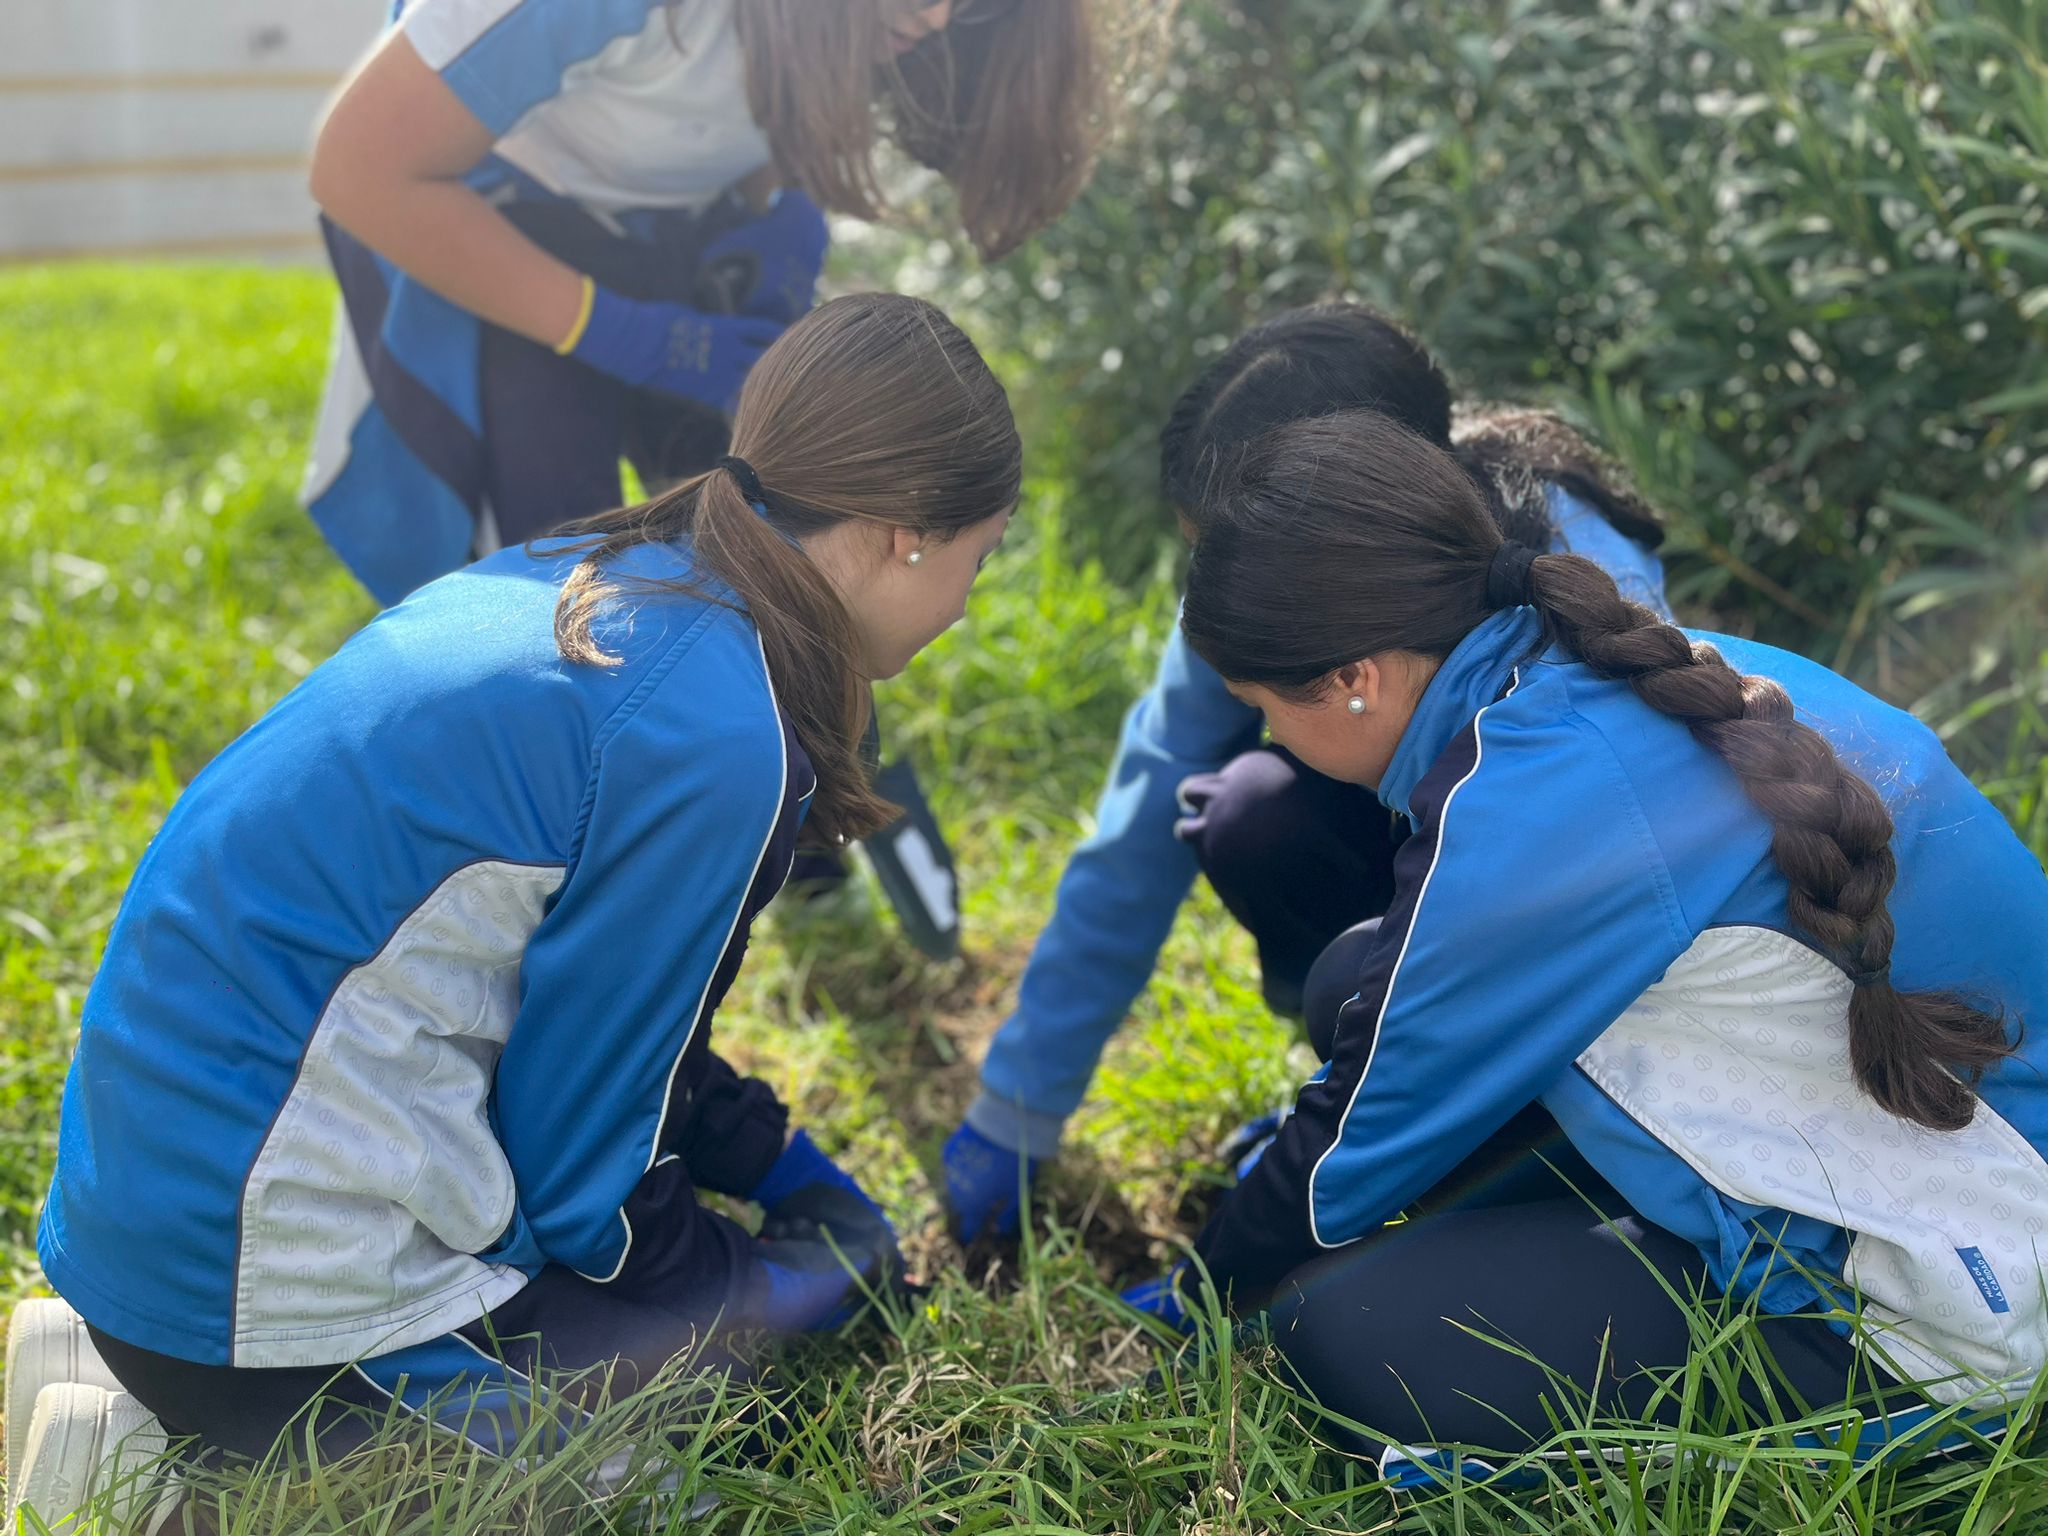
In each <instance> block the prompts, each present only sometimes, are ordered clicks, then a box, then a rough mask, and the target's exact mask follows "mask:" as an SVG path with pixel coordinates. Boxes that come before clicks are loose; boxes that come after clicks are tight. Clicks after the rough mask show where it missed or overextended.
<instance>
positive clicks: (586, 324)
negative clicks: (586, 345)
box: [555, 277, 597, 357]
mask: <svg viewBox="0 0 2048 1536" xmlns="http://www.w3.org/2000/svg"><path fill="white" fill-rule="evenodd" d="M596 302H597V284H596V283H593V282H592V281H591V280H590V279H589V278H588V277H586V278H584V279H583V302H582V303H580V304H578V305H577V306H576V323H575V324H574V325H572V326H570V327H569V334H568V335H566V336H564V337H563V338H562V339H561V340H560V341H558V342H556V343H555V351H556V352H558V353H559V354H561V355H562V356H563V357H567V356H568V355H569V354H570V353H571V352H574V351H575V350H576V343H578V342H579V341H581V340H582V339H583V333H584V332H585V331H586V330H588V329H589V328H590V306H591V305H592V304H594V303H596Z"/></svg>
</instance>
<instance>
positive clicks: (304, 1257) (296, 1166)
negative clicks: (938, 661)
mask: <svg viewBox="0 0 2048 1536" xmlns="http://www.w3.org/2000/svg"><path fill="white" fill-rule="evenodd" d="M572 563H573V562H572V561H570V560H568V559H565V558H562V557H559V556H554V557H551V558H548V559H546V560H535V559H532V558H530V557H528V556H527V555H526V554H525V553H524V552H523V551H516V550H515V551H507V552H505V553H504V554H502V555H500V556H497V557H494V558H493V559H490V560H486V561H483V562H481V563H479V564H478V565H476V566H473V567H471V568H469V569H468V570H465V571H462V572H459V573H457V574H456V575H453V576H450V577H447V578H445V579H443V580H441V581H439V582H436V583H434V584H432V585H430V586H429V587H426V588H423V589H422V590H421V591H420V592H419V593H417V594H415V595H414V596H413V597H412V598H411V599H409V600H408V601H406V602H405V603H403V604H401V605H400V606H399V607H397V608H395V609H392V610H390V611H388V612H387V613H385V614H383V615H382V616H380V617H379V618H378V619H377V620H375V621H374V622H373V623H371V624H370V625H369V626H368V627H367V628H365V629H364V630H363V631H362V632H361V633H360V634H358V635H357V636H356V637H355V638H353V639H352V640H350V641H349V642H348V644H347V645H345V646H344V647H343V648H342V649H341V651H340V652H339V653H337V655H336V656H335V657H333V658H332V659H331V660H330V661H328V662H327V663H326V664H325V665H323V666H321V667H320V668H318V669H316V670H315V672H314V673H313V674H312V676H310V677H309V678H308V679H307V680H306V681H305V683H303V684H302V685H301V686H300V687H299V688H298V689H296V690H295V691H294V692H293V693H292V694H291V695H289V696H288V697H287V698H286V699H285V700H284V701H283V702H281V703H280V704H279V705H278V706H277V707H276V708H275V709H274V710H272V711H271V712H270V714H268V715H267V716H265V717H264V718H263V719H262V720H261V721H259V722H258V723H257V724H256V725H255V726H254V727H253V728H252V729H251V730H250V731H249V732H248V733H247V734H245V735H244V736H243V737H242V738H240V739H239V740H238V741H236V742H235V743H234V744H233V745H231V746H230V747H229V748H228V749H227V750H226V751H224V752H223V753H222V754H221V755H220V757H219V758H217V759H216V760H215V761H214V762H213V763H212V764H211V765H210V766H209V767H208V768H207V769H206V770H205V771H204V772H203V773H201V774H200V775H199V777H198V778H197V779H195V780H194V781H193V783H192V785H191V786H190V788H189V789H188V790H187V791H186V793H185V794H184V796H183V797H182V798H181V799H180V800H179V802H178V804H177V805H176V806H175V807H174V808H173V810H172V812H171V814H170V816H169V817H168V818H167V819H166V821H165V823H164V826H163V829H162V830H161V832H160V833H159V834H158V836H157V839H156V841H155V842H154V843H153V844H152V846H151V848H150V850H149V852H148V853H147V855H146V856H145V857H144V859H143V860H142V863H141V864H140V866H139V867H138V869H137V871H136V874H135V877H134V880H133V883H132V884H131V886H130V888H129V891H128V894H127V897H126V899H125V900H124V902H123V904H122V908H121V911H120V914H119V916H118V918H117V920H116V922H115V925H114V928H113V931H112V934H111V936H110V938H109V941H108V946H107V951H106V956H105V959H104V962H103V964H102V966H101V969H100V972H99V974H98V976H97V977H96V979H95V982H94V985H93V988H92V991H91V993H90V995H89V997H88V999H87V1002H86V1007H85V1011H84V1017H83V1021H82V1030H81V1037H80V1042H79V1048H78V1054H77V1057H76V1060H75V1061H74V1063H73V1066H72V1070H71V1075H70V1079H69V1081H68V1083H67V1085H66V1089H65V1103H64V1113H63V1120H62V1124H61V1129H60V1134H59V1149H58V1162H57V1170H56V1176H55V1179H54V1182H53V1187H52V1190H51V1195H50V1200H49V1204H48V1207H47V1209H46V1212H45V1215H44V1220H43V1224H42V1231H41V1240H40V1253H41V1257H42V1263H43V1267H44V1270H45V1272H46V1273H47V1274H48V1275H49V1277H50V1280H51V1282H52V1284H53V1285H55V1286H56V1287H57V1289H58V1290H59V1291H60V1292H61V1293H62V1294H63V1295H64V1296H65V1297H66V1298H67V1299H69V1300H70V1301H71V1302H72V1303H73V1304H74V1305H75V1306H77V1307H78V1309H79V1311H80V1312H82V1313H83V1314H84V1315H85V1317H86V1318H87V1319H88V1320H89V1321H91V1322H93V1323H94V1324H96V1325H97V1326H99V1327H101V1328H103V1329H104V1330H106V1331H107V1332H109V1333H111V1334H114V1335H115V1336H116V1337H119V1338H122V1339H125V1340H127V1341H129V1342H131V1343H134V1344H137V1345H140V1346H142V1347H144V1348H148V1349H153V1350H156V1351H158V1352H161V1353H165V1354H171V1355H176V1356H179V1357H182V1358H186V1359H193V1360H199V1361H203V1362H207V1363H216V1364H233V1365H245V1366H278V1365H297V1364H318V1363H327V1362H334V1361H341V1360H347V1359H351V1358H354V1357H356V1356H359V1355H363V1354H371V1353H379V1352H383V1351H387V1350H391V1349H395V1348H398V1347H401V1346H403V1345H406V1344H410V1343H415V1342H418V1341H421V1340H424V1339H428V1338H432V1337H434V1336H436V1335H438V1334H441V1333H443V1332H446V1331H447V1330H449V1329H450V1328H453V1327H455V1326H458V1325H459V1324H461V1323H464V1322H467V1321H469V1320H471V1319H473V1318H475V1317H477V1316H478V1315H480V1314H481V1313H482V1312H484V1311H486V1310H488V1309H489V1308H490V1307H492V1306H494V1305H496V1304H497V1303H498V1302H500V1301H502V1300H503V1299H505V1298H506V1297H508V1296H510V1295H511V1294H512V1293H513V1292H515V1291H516V1290H518V1289H519V1287H520V1286H522V1285H523V1284H524V1283H525V1280H526V1277H527V1275H528V1274H529V1273H531V1272H532V1271H534V1270H536V1269H537V1268H538V1267H540V1266H541V1265H542V1264H546V1263H554V1264H561V1265H566V1266H569V1267H571V1268H574V1269H576V1270H579V1271H581V1272H582V1273H584V1274H586V1275H589V1276H591V1277H593V1278H596V1279H599V1280H606V1281H610V1282H612V1283H615V1284H619V1285H621V1286H626V1287H641V1286H644V1287H650V1288H659V1289H662V1290H664V1291H665V1292H667V1293H668V1294H671V1295H682V1294H715V1293H718V1292H720V1291H721V1290H722V1289H725V1288H729V1287H730V1286H732V1285H735V1284H738V1283H739V1281H740V1279H741V1276H742V1270H743V1268H744V1266H745V1264H746V1263H747V1260H746V1257H745V1255H746V1252H747V1249H746V1246H745V1239H744V1235H743V1234H741V1233H740V1232H739V1229H738V1228H736V1227H733V1226H732V1225H731V1224H730V1223H727V1222H724V1221H723V1219H722V1218H718V1217H714V1216H712V1215H710V1214H709V1213H708V1212H704V1211H702V1210H701V1209H700V1208H698V1207H697V1205H696V1203H695V1199H694V1195H693V1193H692V1185H693V1184H694V1183H701V1184H703V1185H704V1186H706V1187H709V1188H713V1189H721V1190H726V1191H730V1192H733V1193H740V1192H743V1191H744V1190H745V1189H747V1188H750V1187H751V1186H752V1184H753V1183H754V1182H755V1181H756V1180H757V1179H758V1178H759V1176H760V1173H761V1172H762V1171H763V1170H764V1169H765V1167H766V1165H767V1162H769V1161H772V1159H773V1157H774V1155H775V1152H776V1151H777V1150H779V1145H780V1140H781V1129H782V1111H781V1109H780V1107H779V1106H778V1105H776V1103H775V1101H774V1098H773V1095H772V1094H769V1093H768V1092H766V1090H765V1089H763V1088H761V1087H760V1085H757V1084H756V1085H750V1084H745V1083H743V1082H741V1081H740V1080H739V1079H738V1078H737V1077H735V1076H734V1074H732V1073H731V1071H730V1070H729V1069H727V1068H725V1067H724V1066H723V1064H722V1063H719V1062H717V1061H716V1059H715V1058H714V1057H712V1056H710V1054H709V1043H708V1022H709V1017H710V1014H711V1012H712V1010H713V1009H715V1008H716V1006H717V1005H718V1001H719V999H720V997H721V996H722V995H723V992H724V990H725V988H726V987H727V986H729V985H730V983H731V980H732V976H733V974H734V972H735V971H736V969H737V967H738V964H739V959H740V954H741V951H742V950H743V948H744V945H745V942H746V935H747V928H748V923H749V922H750V920H751V919H752V917H753V915H754V913H755V912H757V911H758V910H759V909H760V907H761V906H762V905H764V904H765V903H766V901H767V900H768V898H769V897H770V896H771V895H772V894H773V892H774V890H775V889H776V888H777V886H779V884H780V882H781V880H782V878H783V876H784V874H786V872H787V869H788V865H789V860H790V858H791V857H792V856H793V853H794V848H795V838H796V833H797V828H798V825H799V823H800V820H801V816H802V811H803V808H804V806H805V804H806V802H807V797H808V795H809V792H810V790H811V789H812V787H813V780H812V776H811V772H810V768H809V766H808V763H807V762H806V760H805V759H804V758H803V756H802V753H801V751H800V749H798V748H797V747H796V745H795V743H794V739H793V737H792V736H791V735H790V733H789V732H788V730H787V729H786V727H785V724H784V721H783V718H782V716H781V713H780V711H779V709H778V707H777V705H776V702H775V698H774V693H773V689H772V686H771V684H770V681H769V679H768V676H767V670H766V667H765V664H764V662H763V659H762V656H761V651H760V646H759V641H758V638H757V637H756V635H755V634H754V632H753V629H752V627H751V626H750V625H749V624H748V623H747V622H746V620H745V619H744V618H743V617H742V616H741V615H739V614H737V613H736V612H734V611H732V610H731V609H729V608H726V607H722V606H718V605H716V604H713V603H710V602H707V601H704V600H702V599H699V598H691V597H682V596H663V597H659V598H655V597H648V598H646V599H645V600H637V599H628V600H627V601H625V602H624V603H622V604H621V605H620V607H619V608H618V610H617V611H616V613H615V614H614V615H613V616H612V617H611V618H610V619H609V620H608V621H607V622H606V623H604V624H603V625H602V626H601V632H600V638H601V639H602V640H603V642H604V643H605V644H606V645H607V646H608V647H609V648H610V649H611V650H612V651H613V652H614V653H615V654H620V655H621V656H622V657H623V660H622V662H621V664H620V665H619V666H617V667H615V668H598V667H587V666H578V665H571V664H569V663H567V662H565V661H563V660H562V658H561V657H560V656H559V655H558V654H557V652H556V649H555V644H554V639H553V630H552V625H553V614H554V608H555V603H556V599H557V597H558V596H559V593H560V584H561V581H562V579H563V577H564V576H565V575H566V573H567V571H568V569H569V568H570V566H571V564H572ZM622 569H623V570H626V571H628V572H630V573H634V574H639V575H643V576H652V577H666V578H674V577H680V576H686V575H687V574H688V571H689V567H688V564H687V562H686V561H685V559H684V558H683V557H682V556H681V555H680V554H679V553H678V552H677V551H675V550H673V549H671V548H668V547H665V546H655V547H651V548H647V549H643V550H640V551H636V552H635V553H634V554H633V555H631V556H629V557H628V558H627V559H626V560H625V561H624V562H622ZM706 1127H713V1128H714V1129H713V1131H712V1132H711V1133H709V1134H707V1133H706ZM750 1128H751V1129H750ZM137 1255H147V1256H148V1262H147V1264H138V1263H137V1262H136V1256H137Z"/></svg>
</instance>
